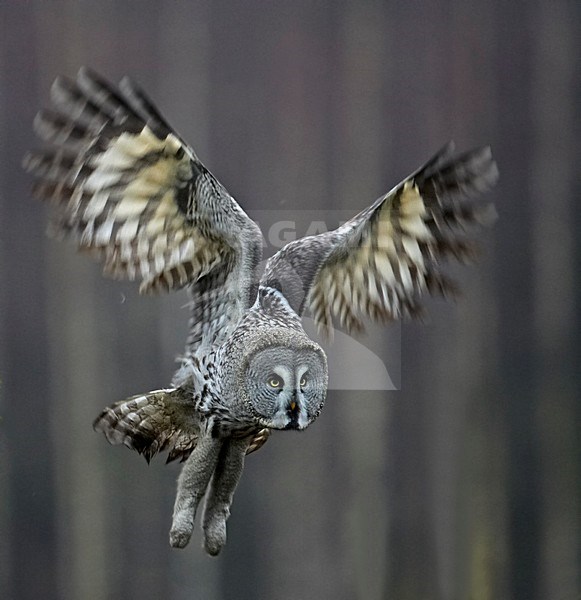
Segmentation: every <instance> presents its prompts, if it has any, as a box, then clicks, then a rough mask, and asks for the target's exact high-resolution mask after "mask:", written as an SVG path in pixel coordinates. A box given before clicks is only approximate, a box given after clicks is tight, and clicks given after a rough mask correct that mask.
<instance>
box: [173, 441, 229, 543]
mask: <svg viewBox="0 0 581 600" xmlns="http://www.w3.org/2000/svg"><path fill="white" fill-rule="evenodd" d="M223 443H224V440H221V439H219V438H213V437H212V436H211V435H210V434H207V435H204V436H203V437H202V438H201V439H200V441H199V442H198V445H197V446H196V448H195V449H194V451H193V452H192V453H191V454H190V457H189V458H188V459H187V460H186V462H185V464H184V467H183V469H182V472H181V473H180V476H179V478H178V490H177V495H176V501H175V504H174V509H173V520H172V525H171V530H170V532H169V543H170V545H171V546H173V547H174V548H185V547H186V546H187V544H188V542H189V541H190V537H191V536H192V532H193V530H194V520H195V518H196V510H197V508H198V504H199V503H200V500H201V498H202V496H203V495H204V492H205V491H206V488H207V487H208V482H209V481H210V477H211V476H212V473H213V472H214V469H215V468H216V463H217V462H218V456H219V455H220V448H221V447H222V444H223Z"/></svg>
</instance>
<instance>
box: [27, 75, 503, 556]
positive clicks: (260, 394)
mask: <svg viewBox="0 0 581 600" xmlns="http://www.w3.org/2000/svg"><path fill="white" fill-rule="evenodd" d="M51 101H52V107H51V108H50V109H48V110H44V111H42V112H40V113H39V114H38V115H37V117H36V119H35V123H34V126H35V130H36V133H37V134H38V136H39V137H40V138H41V139H42V140H43V141H44V142H45V147H44V149H42V150H40V151H38V152H34V153H31V154H30V155H28V156H27V157H26V159H25V163H24V164H25V168H26V169H27V170H28V171H30V172H31V173H32V174H33V175H34V177H35V183H34V191H35V193H36V194H37V195H38V196H39V197H41V198H43V199H46V200H48V201H49V202H50V204H51V205H52V206H53V207H54V209H53V211H52V232H53V233H56V234H57V235H59V236H61V237H63V238H68V239H72V240H73V241H74V242H75V243H76V244H77V245H78V247H79V248H80V249H82V250H83V251H85V252H87V253H88V254H90V255H92V256H94V257H95V258H97V259H100V260H101V261H102V262H103V263H104V272H105V274H107V275H110V276H113V277H117V278H127V279H130V280H134V279H138V280H140V282H141V283H140V291H141V292H143V293H151V292H157V291H170V290H177V289H180V288H186V289H187V292H188V294H189V296H190V305H191V319H190V322H189V331H188V336H187V342H186V348H185V352H184V355H183V358H182V360H181V364H180V367H179V369H178V371H177V372H176V374H175V376H174V378H173V381H172V382H171V385H170V386H169V387H168V388H166V389H159V390H155V391H152V392H149V393H146V394H140V395H137V396H133V397H131V398H128V399H126V400H123V401H121V402H117V403H116V404H113V405H111V406H109V407H107V408H105V409H104V410H103V412H102V413H101V414H100V415H99V416H98V417H97V419H96V420H95V423H94V428H95V429H96V430H97V431H99V432H103V433H104V434H105V436H106V438H107V440H108V441H109V442H110V443H112V444H124V445H125V446H128V447H129V448H132V449H134V450H136V451H137V452H139V453H140V454H142V455H143V456H144V457H145V458H146V459H147V461H148V462H149V460H150V459H151V457H152V456H154V455H155V454H156V453H158V452H161V451H167V452H168V461H171V460H174V459H179V460H181V461H182V462H183V463H184V464H183V468H182V471H181V473H180V475H179V478H178V485H177V495H176V500H175V506H174V511H173V520H172V526H171V530H170V543H171V545H172V546H174V547H177V548H183V547H184V546H186V544H188V542H189V540H190V538H191V535H192V532H193V528H194V520H195V517H196V512H197V509H198V506H199V505H200V503H201V501H202V499H204V510H203V515H202V518H201V527H202V530H203V539H204V547H205V549H206V551H207V552H208V553H209V554H211V555H216V554H218V553H219V552H220V550H221V549H222V547H223V546H224V544H225V542H226V521H227V519H228V517H229V514H230V507H231V504H232V499H233V495H234V492H235V489H236V486H237V484H238V481H239V479H240V476H241V474H242V470H243V466H244V460H245V457H246V455H247V454H249V453H251V452H253V451H254V450H257V449H258V448H260V447H261V446H262V445H263V444H264V443H265V442H266V440H267V439H268V437H269V435H270V434H271V432H272V431H273V430H288V429H292V430H304V429H306V428H307V427H308V426H309V425H310V424H311V423H312V422H313V421H314V420H315V419H316V418H317V417H318V416H319V414H320V412H321V410H322V408H323V404H324V402H325V395H326V390H327V380H328V375H327V361H326V357H325V353H324V351H323V349H322V348H321V346H320V345H319V344H318V343H316V342H315V341H313V340H312V339H310V338H309V337H308V336H307V334H306V333H305V331H304V330H303V327H302V324H301V317H302V316H303V314H304V313H305V311H309V312H310V314H311V316H312V318H313V320H314V322H315V324H316V325H317V327H318V329H319V330H320V332H322V334H330V333H331V331H332V327H333V324H338V325H339V326H341V327H342V328H343V329H345V330H346V331H347V332H354V333H357V332H360V331H362V329H363V327H364V320H366V319H367V320H371V321H377V322H381V323H389V322H390V321H393V320H395V319H400V318H406V317H416V316H418V315H420V314H421V312H422V307H421V301H422V298H423V297H425V296H426V295H443V296H449V295H452V294H454V292H455V289H456V288H455V285H454V283H453V282H452V281H451V280H450V279H449V278H448V277H447V276H446V275H445V274H444V273H443V271H442V263H443V262H444V260H445V259H447V258H449V257H452V258H454V259H457V260H459V261H462V262H464V261H466V260H467V259H470V258H472V256H473V253H474V243H473V241H472V240H471V238H470V236H469V231H470V230H471V226H475V225H481V224H485V223H487V222H488V221H489V220H490V217H491V210H492V211H493V208H492V206H491V205H487V204H484V203H482V202H479V201H477V200H475V199H474V197H475V196H476V195H478V194H480V193H482V192H485V191H487V190H488V189H489V188H491V187H492V186H493V185H494V184H495V182H496V180H497V176H498V171H497V168H496V165H495V163H494V161H493V159H492V156H491V152H490V149H489V148H480V149H477V150H474V151H471V152H467V153H465V154H462V155H460V156H457V157H454V147H453V144H452V143H449V144H447V145H446V146H445V147H444V148H442V149H441V150H440V151H439V152H438V153H437V154H436V155H435V156H434V157H433V158H432V159H431V160H430V161H428V162H427V163H426V164H425V165H423V166H422V167H421V168H420V169H418V170H417V171H416V172H415V173H413V174H412V175H410V176H409V177H407V178H406V179H405V180H404V181H402V182H401V183H399V184H398V185H397V186H395V187H394V188H393V189H392V190H391V191H390V192H388V193H387V194H385V195H384V196H382V197H381V198H379V199H378V200H376V201H375V202H374V203H373V204H371V206H369V207H368V208H366V209H365V210H363V211H362V212H360V213H359V214H358V215H356V216H355V217H353V218H352V219H351V220H349V221H348V222H346V223H344V224H343V225H341V226H340V227H338V228H337V229H335V230H333V231H329V232H325V233H321V234H319V235H313V236H309V237H304V238H302V239H298V240H296V241H292V242H290V243H288V244H287V245H286V246H285V247H283V248H282V249H281V250H279V251H278V252H277V253H276V254H275V255H274V256H272V257H271V258H270V259H269V260H268V261H267V262H266V265H265V266H264V268H263V270H262V272H260V269H259V267H260V265H261V264H262V263H261V255H262V234H261V231H260V229H259V227H258V226H257V224H256V223H254V222H253V221H252V220H251V219H250V218H249V217H248V216H247V215H246V213H245V212H244V211H243V210H242V209H241V208H240V206H239V205H238V204H237V203H236V201H235V200H234V199H233V198H232V196H231V195H230V194H229V193H228V192H227V191H226V189H225V188H224V187H223V186H222V185H221V184H220V182H219V181H218V180H217V179H216V178H215V177H214V176H213V175H212V174H211V173H210V172H209V171H208V169H206V167H205V166H204V165H203V164H202V163H201V162H200V160H199V159H198V157H197V156H196V154H195V152H194V150H193V149H192V148H191V147H190V146H189V145H188V144H187V143H186V142H185V141H184V140H183V139H182V138H181V137H180V136H179V135H178V134H177V133H176V132H175V131H174V130H173V129H172V128H171V127H170V126H169V125H168V123H167V122H166V120H165V119H164V118H163V116H162V115H161V114H160V113H159V112H158V110H157V109H156V108H155V106H154V105H153V103H152V102H151V101H150V100H149V99H148V98H147V96H146V95H145V94H144V93H143V92H142V91H141V90H140V89H139V88H138V87H137V86H136V85H135V84H134V83H132V82H131V81H130V80H129V79H127V78H125V79H123V80H122V81H121V82H120V84H119V86H118V87H114V86H112V85H111V84H109V83H108V82H106V81H104V80H103V79H102V78H101V77H100V76H98V75H97V74H95V73H93V72H91V71H89V70H88V69H81V70H80V71H79V73H78V75H77V77H76V79H74V80H69V79H65V78H59V79H57V80H56V81H55V83H54V85H53V86H52V89H51Z"/></svg>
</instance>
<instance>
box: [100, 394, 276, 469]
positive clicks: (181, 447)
mask: <svg viewBox="0 0 581 600" xmlns="http://www.w3.org/2000/svg"><path fill="white" fill-rule="evenodd" d="M93 427H94V429H95V431H99V432H101V433H104V434H105V437H106V438H107V440H108V441H109V443H111V444H113V445H119V444H123V445H125V446H127V447H128V448H131V449H132V450H135V451H137V452H138V453H139V454H142V455H143V456H144V457H145V459H146V460H147V462H149V461H150V460H151V459H152V458H153V457H154V456H155V455H156V454H157V453H159V452H163V451H167V453H168V455H167V461H166V462H171V461H173V460H176V459H179V460H180V462H183V461H185V460H186V459H187V458H188V456H189V455H190V454H191V453H192V451H193V450H194V448H195V447H196V445H197V444H198V440H199V437H200V415H199V413H198V412H196V411H195V410H192V396H191V393H188V392H187V391H185V390H184V389H183V388H170V389H165V390H155V391H153V392H148V393H147V394H139V395H137V396H132V397H131V398H127V399H126V400H122V401H121V402H116V403H115V404H112V405H111V406H108V407H107V408H105V409H103V411H102V412H101V414H100V415H99V416H98V417H97V418H96V419H95V422H94V423H93ZM269 435H270V430H268V429H260V430H258V431H257V432H256V433H255V435H254V437H253V438H252V440H251V442H250V445H249V446H248V448H247V450H246V453H247V454H250V453H251V452H254V451H255V450H258V449H259V448H260V447H261V446H262V445H263V444H264V443H265V442H266V440H267V439H268V437H269Z"/></svg>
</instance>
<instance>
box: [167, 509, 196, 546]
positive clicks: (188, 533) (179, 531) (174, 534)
mask: <svg viewBox="0 0 581 600" xmlns="http://www.w3.org/2000/svg"><path fill="white" fill-rule="evenodd" d="M180 517H181V518H180ZM193 531H194V522H193V521H192V520H191V519H189V518H188V517H186V516H185V515H180V514H179V513H178V514H177V515H176V516H175V517H174V520H173V523H172V526H171V530H170V532H169V544H170V546H171V547H172V548H185V547H186V546H187V545H188V543H189V541H190V538H191V537H192V533H193Z"/></svg>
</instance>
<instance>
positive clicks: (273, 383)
mask: <svg viewBox="0 0 581 600" xmlns="http://www.w3.org/2000/svg"><path fill="white" fill-rule="evenodd" d="M268 385H269V386H270V387H272V388H279V387H280V386H281V385H282V379H281V378H280V377H279V376H278V375H271V376H270V377H269V378H268Z"/></svg>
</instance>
